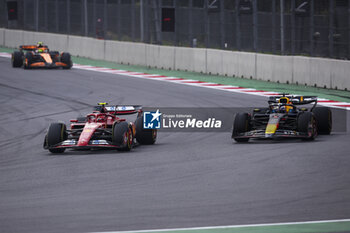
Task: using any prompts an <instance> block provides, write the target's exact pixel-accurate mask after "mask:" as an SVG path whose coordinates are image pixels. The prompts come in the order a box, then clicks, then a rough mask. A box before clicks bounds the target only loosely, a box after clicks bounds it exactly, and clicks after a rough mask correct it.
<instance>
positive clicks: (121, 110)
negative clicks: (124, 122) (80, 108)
mask: <svg viewBox="0 0 350 233" xmlns="http://www.w3.org/2000/svg"><path fill="white" fill-rule="evenodd" d="M103 107H104V108H105V109H106V110H107V112H108V113H110V114H113V115H130V114H135V113H139V112H142V106H141V105H116V106H96V107H95V111H101V108H103Z"/></svg>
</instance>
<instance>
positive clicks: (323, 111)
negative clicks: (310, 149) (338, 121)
mask: <svg viewBox="0 0 350 233" xmlns="http://www.w3.org/2000/svg"><path fill="white" fill-rule="evenodd" d="M312 112H313V113H314V115H315V118H316V125H317V132H318V133H319V134H327V135H329V134H330V133H331V131H332V111H331V109H330V108H329V107H316V108H314V110H313V111H312Z"/></svg>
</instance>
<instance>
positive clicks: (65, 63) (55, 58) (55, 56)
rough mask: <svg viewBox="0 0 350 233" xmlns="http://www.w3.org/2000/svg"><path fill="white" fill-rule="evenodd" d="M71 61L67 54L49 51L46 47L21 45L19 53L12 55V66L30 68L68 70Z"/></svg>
mask: <svg viewBox="0 0 350 233" xmlns="http://www.w3.org/2000/svg"><path fill="white" fill-rule="evenodd" d="M72 64H73V63H72V60H71V56H70V54H69V53H61V54H60V53H59V52H58V51H50V50H49V48H48V47H47V46H46V45H43V44H42V42H39V43H38V44H37V45H21V46H19V51H15V52H13V53H12V66H13V67H22V66H23V67H24V68H25V69H30V68H59V67H62V68H63V69H70V68H71V67H72Z"/></svg>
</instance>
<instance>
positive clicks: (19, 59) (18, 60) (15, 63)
mask: <svg viewBox="0 0 350 233" xmlns="http://www.w3.org/2000/svg"><path fill="white" fill-rule="evenodd" d="M23 58H24V55H23V52H20V51H15V52H13V53H12V57H11V61H12V67H21V66H22V65H23Z"/></svg>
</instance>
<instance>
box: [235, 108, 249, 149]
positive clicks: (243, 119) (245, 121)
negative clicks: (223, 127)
mask: <svg viewBox="0 0 350 233" xmlns="http://www.w3.org/2000/svg"><path fill="white" fill-rule="evenodd" d="M250 119H251V117H250V115H249V114H248V113H237V114H236V117H235V120H234V122H233V130H232V138H233V139H234V140H235V141H236V142H248V141H249V138H239V137H238V136H239V135H240V134H242V133H245V132H248V131H249V130H250Z"/></svg>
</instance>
